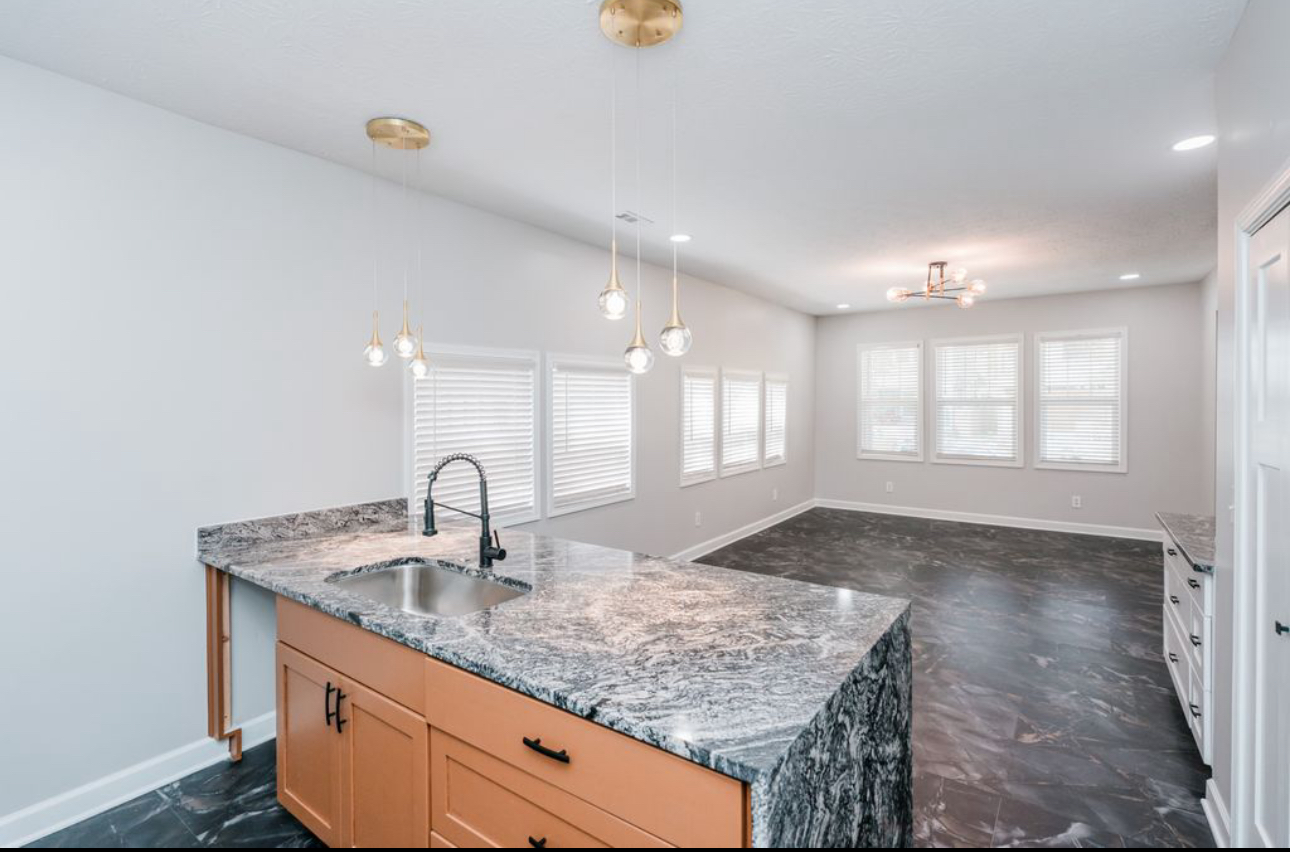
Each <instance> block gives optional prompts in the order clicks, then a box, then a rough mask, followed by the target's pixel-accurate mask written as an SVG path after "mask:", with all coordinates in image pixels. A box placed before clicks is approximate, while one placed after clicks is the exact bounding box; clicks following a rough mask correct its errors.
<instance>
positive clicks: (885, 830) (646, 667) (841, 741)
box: [198, 500, 912, 846]
mask: <svg viewBox="0 0 1290 852" xmlns="http://www.w3.org/2000/svg"><path fill="white" fill-rule="evenodd" d="M475 532H476V531H475V530H473V529H470V528H468V527H466V526H464V525H462V526H455V525H454V526H446V527H445V528H444V530H443V532H442V533H441V534H440V535H439V536H436V537H435V538H433V539H428V538H425V537H422V536H421V535H419V533H417V531H416V530H415V529H414V528H413V527H412V526H410V524H409V520H408V515H407V503H406V501H404V500H392V501H383V502H380V503H371V504H363V505H360V506H354V507H344V508H340V509H332V510H323V511H320V512H306V513H300V514H298V515H290V516H281V517H277V518H266V519H263V520H257V521H246V522H238V523H234V524H225V525H221V526H216V527H207V528H203V529H202V530H200V531H199V533H198V559H199V560H200V561H201V562H202V563H204V564H206V565H208V566H210V568H211V569H213V570H214V571H215V572H219V573H220V574H223V575H228V576H233V577H238V578H240V579H243V580H245V581H248V582H251V583H253V584H255V585H258V586H261V587H263V588H266V589H268V590H270V591H272V592H274V593H276V594H278V595H281V596H283V597H285V598H287V599H290V600H293V601H296V602H298V603H301V604H304V605H305V606H307V607H310V608H312V609H316V610H318V611H321V612H324V613H327V614H329V615H332V616H335V617H336V618H340V619H342V620H344V621H346V622H348V623H350V624H352V625H356V626H358V627H361V628H362V629H364V630H367V631H370V632H372V633H375V634H377V635H380V636H383V637H385V638H388V639H391V640H393V641H394V642H397V643H399V644H401V645H404V646H407V647H409V648H412V649H414V650H416V651H419V652H421V653H423V654H425V655H427V656H429V657H431V658H433V659H436V660H439V661H442V662H444V663H448V664H449V665H452V666H456V667H458V668H460V669H463V670H465V671H467V672H470V673H472V674H474V675H477V676H479V677H482V678H484V679H486V680H489V681H492V682H493V683H496V684H499V685H501V686H504V687H507V688H509V689H511V690H515V691H516V692H519V693H521V694H523V695H526V696H530V697H531V698H534V699H537V700H538V701H541V702H543V703H545V704H549V705H551V706H554V707H557V708H559V709H562V710H565V711H568V712H570V713H573V714H575V715H577V716H580V717H582V718H584V719H588V720H591V721H593V722H595V723H596V724H598V725H602V726H604V727H607V728H609V729H611V730H614V731H617V732H618V733H621V734H624V735H626V736H628V737H631V738H633V739H635V740H638V741H640V742H643V743H646V744H648V745H651V746H654V747H657V748H659V749H662V750H664V751H666V752H670V753H671V754H674V755H678V756H680V757H682V758H685V759H686V760H688V761H691V762H693V763H696V764H698V765H700V766H704V767H707V768H709V769H712V770H714V771H716V772H718V773H721V774H722V775H726V776H728V777H731V778H734V779H736V780H739V781H741V782H743V783H744V784H746V785H747V789H748V799H749V810H750V815H749V820H750V828H749V833H748V837H747V838H746V842H749V843H751V845H754V846H838V845H867V846H895V845H907V844H908V843H909V842H910V840H911V839H912V801H911V800H912V750H911V745H910V725H911V691H912V684H911V649H910V639H909V604H908V602H907V601H903V600H897V599H893V598H886V597H880V596H876V595H869V594H865V593H862V592H858V591H853V590H848V589H836V588H832V587H827V586H818V585H814V584H809V583H801V582H797V581H791V580H783V579H779V578H774V577H767V576H763V575H758V574H751V573H746V572H741V571H735V570H730V569H725V568H718V567H714V566H708V565H702V564H696V563H679V562H674V561H670V560H666V559H661V558H658V557H651V556H645V555H641V554H636V553H631V552H629V551H622V550H616V549H613V548H605V547H600V546H596V545H590V544H582V543H578V542H570V541H564V540H561V539H555V538H550V537H546V536H539V535H533V534H529V533H524V532H519V531H514V530H511V531H508V532H507V535H506V544H507V549H508V550H509V551H510V556H509V558H508V559H507V561H506V562H503V563H499V564H498V565H496V566H494V567H493V568H491V569H486V570H483V571H481V569H479V568H477V567H472V566H473V565H474V564H475V563H476V556H475V551H476V550H477V540H476V535H475ZM417 561H425V562H431V563H437V564H440V565H443V566H444V567H448V568H451V569H453V570H460V571H463V572H466V573H476V574H480V575H481V576H485V577H487V578H488V579H492V580H495V581H500V582H505V583H511V584H515V585H517V586H520V587H523V588H525V589H526V590H527V593H526V594H524V595H523V596H521V597H519V598H516V599H515V600H511V601H507V602H506V603H503V604H500V605H498V606H496V607H493V608H491V609H487V610H484V611H481V612H476V613H473V614H470V615H464V616H453V617H436V616H425V615H414V614H411V613H408V612H404V611H402V610H400V609H396V608H393V607H389V606H386V605H383V604H379V603H376V602H375V601H372V600H371V599H368V598H364V597H361V596H358V595H355V594H352V593H350V592H347V591H345V590H344V589H343V588H342V587H340V586H338V585H337V584H336V583H335V582H334V581H335V579H336V578H337V577H339V576H343V575H346V574H352V573H354V572H356V571H374V570H380V569H381V568H383V567H386V566H390V565H396V564H406V563H409V562H417ZM210 588H211V585H210V584H208V590H209V589H210ZM208 611H209V610H208ZM217 681H218V678H215V677H213V678H212V681H211V683H212V689H216V688H218V683H217ZM213 703H214V702H213ZM214 727H215V726H214V725H213V726H212V728H214ZM212 735H214V733H212Z"/></svg>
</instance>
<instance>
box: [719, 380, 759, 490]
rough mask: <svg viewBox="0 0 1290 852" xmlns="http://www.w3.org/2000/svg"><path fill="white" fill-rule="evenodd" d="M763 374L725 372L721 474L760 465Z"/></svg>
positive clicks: (722, 383) (747, 469)
mask: <svg viewBox="0 0 1290 852" xmlns="http://www.w3.org/2000/svg"><path fill="white" fill-rule="evenodd" d="M760 453H761V374H760V373H743V372H736V371H733V370H724V371H722V373H721V475H722V476H726V475H729V474H734V473H743V472H745V471H749V470H756V469H757V468H758V467H760V464H759V460H760Z"/></svg>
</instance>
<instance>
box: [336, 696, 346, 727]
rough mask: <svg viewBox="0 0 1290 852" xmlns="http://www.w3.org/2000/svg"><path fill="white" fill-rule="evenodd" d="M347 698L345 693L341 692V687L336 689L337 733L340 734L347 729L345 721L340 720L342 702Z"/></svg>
mask: <svg viewBox="0 0 1290 852" xmlns="http://www.w3.org/2000/svg"><path fill="white" fill-rule="evenodd" d="M347 697H348V696H346V695H345V693H343V692H341V691H340V687H336V733H338V734H339V733H340V732H341V731H342V730H344V728H345V720H344V719H342V718H340V702H342V701H344V700H345V699H346V698H347Z"/></svg>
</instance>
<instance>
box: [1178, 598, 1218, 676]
mask: <svg viewBox="0 0 1290 852" xmlns="http://www.w3.org/2000/svg"><path fill="white" fill-rule="evenodd" d="M1210 624H1211V622H1210V620H1209V619H1208V618H1206V617H1205V614H1204V613H1203V612H1201V609H1200V607H1198V606H1196V605H1195V604H1194V603H1191V602H1189V605H1188V607H1187V614H1186V619H1185V620H1184V621H1183V627H1184V630H1183V632H1184V634H1185V635H1184V636H1183V639H1184V640H1185V641H1186V642H1187V651H1188V653H1189V654H1191V667H1192V671H1193V672H1196V674H1197V677H1198V678H1200V679H1202V680H1203V679H1204V677H1205V670H1206V668H1207V666H1206V665H1205V659H1206V657H1208V656H1209V638H1210V637H1209V634H1210Z"/></svg>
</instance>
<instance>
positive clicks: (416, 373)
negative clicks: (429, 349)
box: [408, 358, 430, 379]
mask: <svg viewBox="0 0 1290 852" xmlns="http://www.w3.org/2000/svg"><path fill="white" fill-rule="evenodd" d="M408 372H409V373H411V374H412V377H413V378H414V379H424V378H425V377H426V376H428V375H430V362H429V360H427V359H426V358H413V359H412V360H411V361H410V362H409V363H408Z"/></svg>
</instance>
